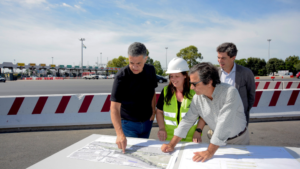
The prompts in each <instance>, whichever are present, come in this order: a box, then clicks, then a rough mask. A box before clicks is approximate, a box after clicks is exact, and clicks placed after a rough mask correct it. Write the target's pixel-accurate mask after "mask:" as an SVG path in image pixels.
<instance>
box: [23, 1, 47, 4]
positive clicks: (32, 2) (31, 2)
mask: <svg viewBox="0 0 300 169" xmlns="http://www.w3.org/2000/svg"><path fill="white" fill-rule="evenodd" d="M46 2H47V1H46V0H25V3H28V4H41V3H46Z"/></svg>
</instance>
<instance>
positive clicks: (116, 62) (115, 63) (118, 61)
mask: <svg viewBox="0 0 300 169" xmlns="http://www.w3.org/2000/svg"><path fill="white" fill-rule="evenodd" d="M128 64H129V60H128V58H127V57H124V56H119V57H118V58H114V59H113V60H110V61H108V62H107V65H106V67H118V68H121V67H125V66H127V65H128ZM109 72H115V73H117V72H118V71H116V70H109Z"/></svg>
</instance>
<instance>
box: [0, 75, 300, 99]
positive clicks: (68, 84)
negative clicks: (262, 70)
mask: <svg viewBox="0 0 300 169" xmlns="http://www.w3.org/2000/svg"><path fill="white" fill-rule="evenodd" d="M113 81H114V80H113V79H99V80H83V79H72V80H49V81H45V80H42V81H7V82H6V83H0V96H9V95H10V96H11V95H44V94H46V95H47V94H82V93H111V89H112V84H113ZM257 81H267V80H257ZM269 81H270V80H269ZM275 81H300V79H296V78H293V79H275ZM167 84H168V83H159V84H158V87H157V88H156V92H161V90H162V89H163V87H164V86H166V85H167Z"/></svg>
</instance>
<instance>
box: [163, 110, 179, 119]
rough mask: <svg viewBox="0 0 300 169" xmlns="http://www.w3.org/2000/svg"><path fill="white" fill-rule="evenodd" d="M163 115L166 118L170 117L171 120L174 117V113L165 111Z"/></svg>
mask: <svg viewBox="0 0 300 169" xmlns="http://www.w3.org/2000/svg"><path fill="white" fill-rule="evenodd" d="M164 115H165V116H167V117H171V118H175V117H176V113H171V112H166V111H164Z"/></svg>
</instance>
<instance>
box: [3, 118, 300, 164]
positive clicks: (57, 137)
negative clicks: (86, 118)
mask: <svg viewBox="0 0 300 169" xmlns="http://www.w3.org/2000/svg"><path fill="white" fill-rule="evenodd" d="M208 129H209V128H208V126H205V127H204V130H203V135H202V141H203V142H204V143H209V140H208V138H207V135H206V133H207V130H208ZM299 131H300V121H282V122H260V123H250V124H249V136H250V145H263V146H284V147H300V141H299V140H300V135H299ZM157 132H158V127H153V128H152V131H151V134H150V139H158V137H157ZM91 134H103V135H114V136H115V135H116V132H115V130H114V129H113V128H108V129H89V130H61V131H40V132H37V131H36V132H13V133H0V143H1V144H0V168H1V169H24V168H27V167H29V166H31V165H33V164H35V163H37V162H39V161H41V160H43V159H45V158H47V157H49V156H51V155H53V154H54V153H56V152H58V151H60V150H62V149H64V148H66V147H68V146H70V145H72V144H74V143H76V142H78V141H80V140H82V139H84V138H85V137H87V136H89V135H91Z"/></svg>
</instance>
